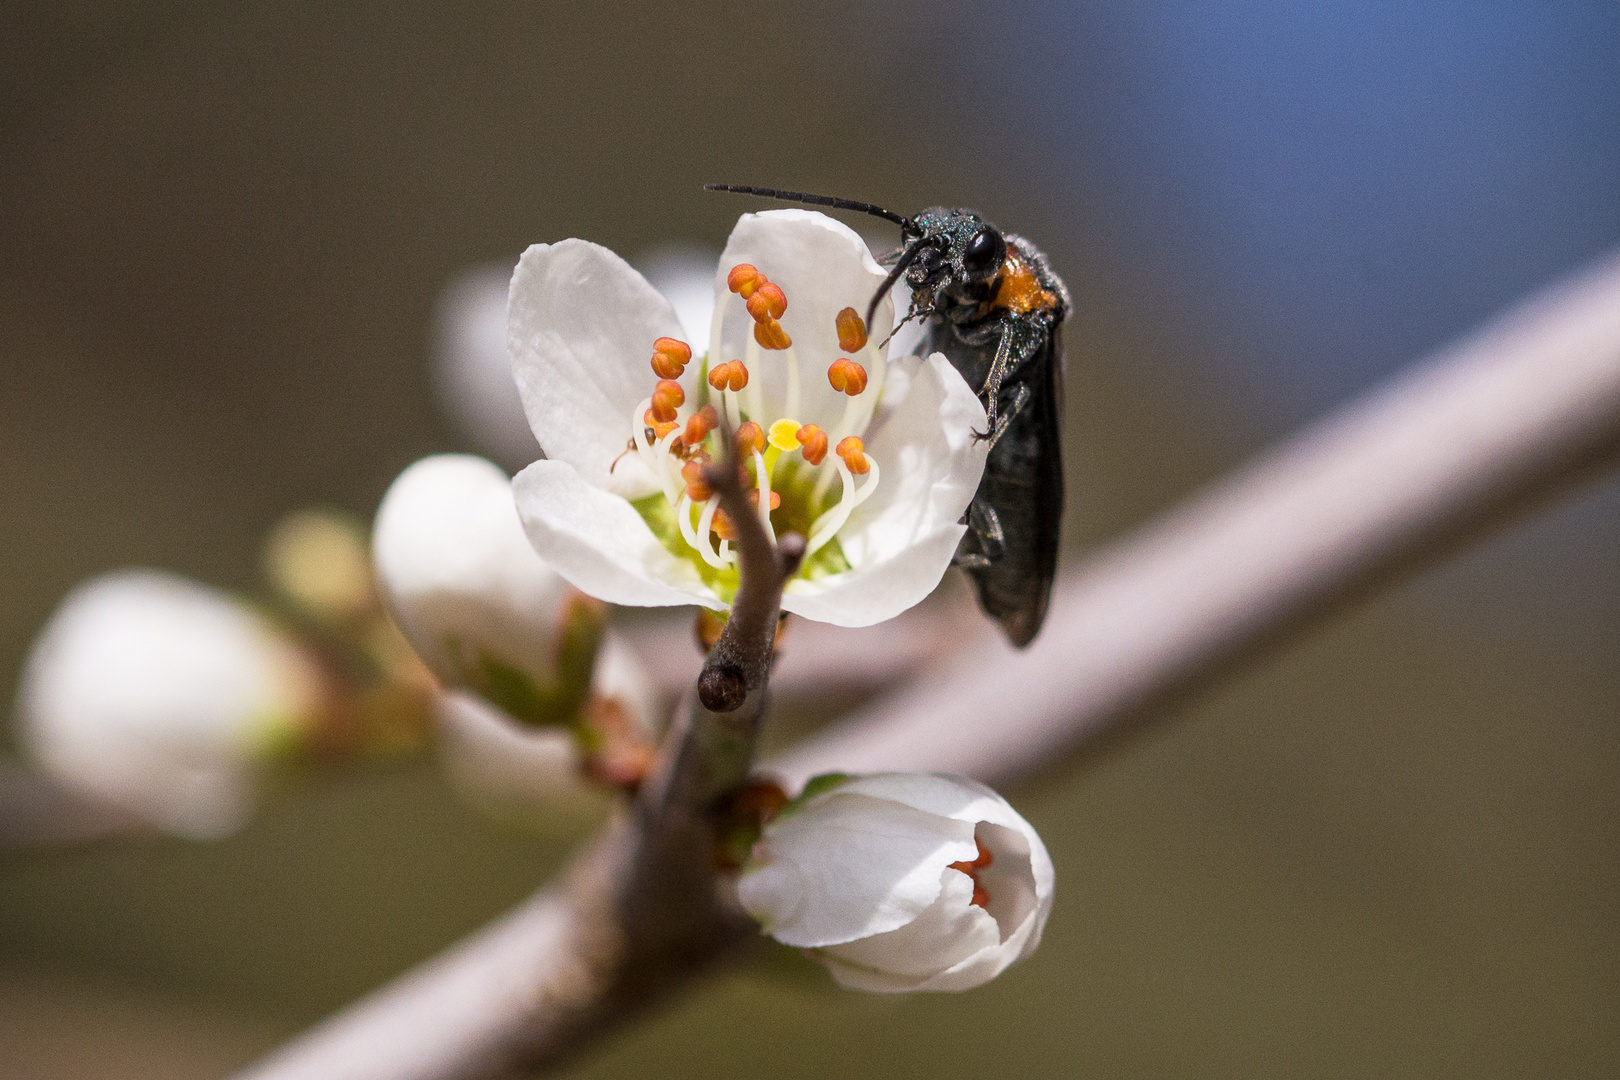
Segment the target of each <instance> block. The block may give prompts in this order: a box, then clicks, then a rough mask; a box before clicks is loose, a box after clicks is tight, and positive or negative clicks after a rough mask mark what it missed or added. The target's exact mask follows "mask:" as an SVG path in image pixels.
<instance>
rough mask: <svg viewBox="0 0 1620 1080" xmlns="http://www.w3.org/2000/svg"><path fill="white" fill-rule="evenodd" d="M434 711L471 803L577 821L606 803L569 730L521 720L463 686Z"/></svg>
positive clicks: (451, 766) (448, 767)
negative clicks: (583, 773) (587, 772)
mask: <svg viewBox="0 0 1620 1080" xmlns="http://www.w3.org/2000/svg"><path fill="white" fill-rule="evenodd" d="M434 712H435V715H436V716H437V718H438V721H439V723H438V740H439V756H440V761H441V762H442V763H443V765H444V768H445V771H446V772H447V773H449V775H450V779H451V780H452V781H453V782H454V783H455V785H456V786H457V787H458V788H459V789H460V790H461V792H462V793H463V794H464V795H465V796H467V797H468V798H469V799H470V800H472V801H473V802H475V803H477V804H479V805H481V806H483V807H485V808H488V809H491V810H494V811H496V812H499V813H503V814H511V813H514V812H521V811H523V810H528V811H540V812H542V813H544V814H561V815H565V816H566V817H568V818H571V819H576V820H577V819H578V818H581V817H585V816H594V815H596V814H599V813H600V812H601V811H602V810H604V809H606V806H607V803H608V800H607V799H606V798H605V797H604V793H603V792H602V791H601V790H600V789H598V788H597V787H595V786H594V785H592V784H589V783H587V782H586V781H585V779H584V777H583V776H581V775H580V771H579V753H578V751H577V750H576V749H575V747H574V738H573V736H572V735H571V734H570V733H569V732H568V731H567V730H565V729H563V728H560V727H545V728H535V727H529V726H526V725H523V724H520V723H518V722H517V721H516V720H513V719H512V718H511V717H509V716H507V715H506V714H505V713H503V712H501V711H500V710H499V709H497V708H495V707H494V706H492V705H490V704H489V703H488V702H486V701H484V700H483V699H482V698H480V697H477V696H475V695H473V694H469V693H465V692H462V691H450V692H448V693H445V694H441V695H439V697H438V699H437V700H436V701H435V702H434Z"/></svg>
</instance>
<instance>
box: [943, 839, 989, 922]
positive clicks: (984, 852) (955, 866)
mask: <svg viewBox="0 0 1620 1080" xmlns="http://www.w3.org/2000/svg"><path fill="white" fill-rule="evenodd" d="M973 842H974V843H975V844H978V845H979V857H978V858H976V859H974V860H973V861H972V862H953V863H951V865H950V869H952V870H960V871H961V872H962V873H964V874H966V875H967V876H968V877H970V878H972V879H973V899H972V900H970V901H968V902H969V903H970V904H972V905H973V906H974V907H982V908H985V909H987V910H988V909H989V907H990V892H989V890H988V889H986V888H985V887H984V886H983V885H980V884H979V871H980V870H983V869H984V868H985V867H987V866H989V865H990V864H991V863H992V862H994V861H995V860H994V858H993V857H992V856H991V855H990V849H989V848H987V847H985V846H984V841H983V840H980V839H979V838H978V837H974V838H973Z"/></svg>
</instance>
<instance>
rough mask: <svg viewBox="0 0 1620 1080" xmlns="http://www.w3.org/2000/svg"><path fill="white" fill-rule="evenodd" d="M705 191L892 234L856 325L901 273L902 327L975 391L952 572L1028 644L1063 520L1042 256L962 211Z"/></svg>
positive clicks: (1058, 400)
mask: <svg viewBox="0 0 1620 1080" xmlns="http://www.w3.org/2000/svg"><path fill="white" fill-rule="evenodd" d="M707 186H708V188H709V190H711V191H734V192H739V193H741V194H744V195H762V196H765V197H767V198H772V199H781V200H783V201H786V202H797V203H807V204H809V205H812V206H829V207H833V208H835V209H839V210H853V211H857V212H859V213H863V214H871V215H872V216H874V217H880V218H883V219H884V220H885V221H892V222H894V223H895V224H896V225H898V226H900V238H901V246H900V247H899V248H898V249H897V250H896V251H894V252H893V253H892V254H891V255H889V256H888V257H887V258H886V259H885V260H884V261H885V262H888V263H891V264H892V267H891V269H890V271H889V276H888V278H887V279H886V280H885V281H884V283H883V285H882V286H881V287H879V289H878V292H877V295H875V296H874V297H872V303H871V305H870V306H869V307H868V308H867V313H866V321H867V324H868V325H870V324H871V321H872V315H873V313H875V312H876V310H877V305H878V302H879V301H880V300H882V298H883V296H884V295H885V294H886V293H887V292H888V291H889V290H890V289H891V288H893V287H894V284H895V282H897V281H898V280H899V279H900V277H901V276H902V275H904V276H905V279H906V284H907V285H909V286H910V287H911V310H910V312H908V313H907V315H906V320H908V321H909V320H911V319H925V320H926V328H927V337H926V341H925V343H924V348H925V351H926V352H941V353H944V354H945V357H946V358H947V359H948V360H950V362H951V364H952V365H953V366H954V367H955V368H956V370H957V371H959V372H961V373H962V378H963V379H965V380H966V381H967V384H968V385H969V386H973V387H978V388H979V393H980V397H981V399H982V400H983V402H984V411H985V415H986V417H987V419H988V421H989V422H988V424H987V426H986V429H985V430H984V431H982V432H975V433H974V435H975V437H977V438H980V439H987V440H989V442H990V456H989V460H988V461H987V462H986V464H985V469H984V478H983V479H982V480H980V481H979V490H978V492H977V493H976V494H975V495H974V496H973V502H972V503H971V504H969V506H968V511H967V518H966V523H967V526H968V531H967V533H966V535H964V536H963V537H962V543H961V545H960V546H959V547H958V548H957V552H956V564H957V565H958V566H961V567H963V568H964V569H966V570H967V572H968V573H969V574H970V575H971V576H972V578H973V581H974V584H975V586H977V588H978V592H979V606H980V607H981V608H983V609H984V611H985V612H986V614H988V615H990V616H991V617H992V618H994V619H996V620H997V621H998V622H1000V623H1001V627H1002V629H1003V630H1004V631H1006V634H1007V637H1008V638H1010V639H1011V640H1012V642H1013V644H1014V645H1018V646H1020V647H1022V646H1024V645H1028V644H1029V643H1030V642H1031V641H1033V640H1034V639H1035V635H1036V634H1037V633H1039V632H1040V629H1041V623H1042V622H1044V621H1045V619H1046V607H1047V602H1048V600H1049V599H1050V597H1051V592H1052V578H1053V575H1054V574H1055V573H1056V570H1057V554H1058V532H1059V528H1060V526H1061V523H1062V519H1063V454H1062V447H1061V445H1060V432H1061V426H1062V425H1061V423H1060V420H1059V409H1060V407H1061V405H1062V401H1063V352H1062V346H1061V344H1060V342H1059V331H1060V330H1061V328H1062V325H1063V320H1064V319H1065V318H1067V317H1068V314H1069V311H1070V307H1071V305H1070V302H1069V291H1068V289H1067V288H1065V287H1064V285H1063V282H1062V280H1061V279H1059V278H1058V276H1057V275H1056V274H1054V273H1053V272H1052V269H1051V267H1050V266H1048V265H1047V261H1046V256H1045V255H1043V254H1042V253H1041V251H1040V249H1038V248H1036V247H1035V245H1034V244H1031V243H1030V242H1029V241H1028V240H1025V239H1024V238H1023V237H1020V236H1014V235H1012V234H1010V233H1002V232H1001V231H1000V230H999V229H997V228H996V227H995V226H994V225H992V224H990V223H989V222H987V221H985V220H984V219H983V218H981V217H980V216H979V215H978V214H976V213H974V212H973V211H971V210H951V209H947V208H945V207H933V208H931V209H928V210H924V211H923V212H922V213H920V214H917V215H916V216H914V217H904V216H902V215H900V214H896V213H893V212H892V211H889V210H884V209H883V208H882V207H878V206H873V205H872V204H870V203H862V202H854V201H852V200H849V199H839V198H834V197H831V196H827V195H807V194H804V193H802V192H796V191H777V190H775V189H772V188H756V187H738V186H734V185H730V184H709V185H707Z"/></svg>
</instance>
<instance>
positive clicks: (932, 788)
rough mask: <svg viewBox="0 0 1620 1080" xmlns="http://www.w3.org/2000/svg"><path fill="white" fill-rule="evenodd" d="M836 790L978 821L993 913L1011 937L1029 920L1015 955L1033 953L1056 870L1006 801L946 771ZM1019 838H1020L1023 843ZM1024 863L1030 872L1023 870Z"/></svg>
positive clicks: (857, 782) (876, 778)
mask: <svg viewBox="0 0 1620 1080" xmlns="http://www.w3.org/2000/svg"><path fill="white" fill-rule="evenodd" d="M838 790H839V791H840V792H849V793H852V794H861V795H868V796H871V797H874V798H882V799H892V800H894V801H895V802H899V803H903V804H905V805H906V806H911V807H915V808H916V809H918V810H923V811H926V812H928V813H932V814H941V815H943V816H945V817H949V818H954V819H955V820H957V821H968V822H973V823H974V824H975V825H979V828H978V829H977V830H976V835H977V836H978V837H979V839H981V840H983V841H984V842H985V846H986V847H987V848H989V849H990V852H991V854H992V855H993V856H995V857H996V859H995V861H994V862H992V863H991V864H990V866H989V868H988V869H986V870H983V871H980V880H981V882H982V883H983V884H984V885H985V889H986V891H987V892H989V893H990V901H991V902H990V913H991V914H992V915H993V916H996V917H998V919H999V920H1000V921H1001V922H1002V925H1003V933H1009V931H1010V932H1011V936H1018V935H1019V933H1020V931H1023V924H1026V923H1027V924H1028V925H1027V931H1023V933H1022V936H1021V937H1019V941H1020V948H1021V952H1019V953H1017V954H1015V956H1014V959H1016V958H1017V957H1018V956H1028V955H1029V954H1030V953H1033V952H1034V951H1035V947H1036V946H1037V945H1039V944H1040V940H1041V933H1042V931H1043V930H1044V929H1045V927H1046V920H1047V916H1049V915H1050V914H1051V913H1052V898H1053V892H1054V885H1055V882H1056V873H1055V872H1054V870H1053V868H1052V858H1051V856H1050V855H1049V854H1047V851H1046V845H1045V844H1044V843H1042V842H1041V837H1040V834H1039V833H1037V832H1036V831H1035V827H1034V826H1033V825H1031V824H1030V823H1029V822H1027V821H1025V820H1024V818H1023V815H1021V814H1020V813H1018V811H1016V810H1014V809H1013V808H1012V806H1011V805H1010V804H1009V803H1008V802H1007V800H1006V799H1003V798H1002V797H1001V796H1000V795H998V794H996V792H995V791H994V790H993V789H991V788H989V787H986V786H985V785H984V784H981V783H979V782H978V781H977V780H971V779H969V778H968V777H965V776H953V775H949V774H944V773H873V774H871V775H868V776H862V777H857V778H856V779H854V780H850V781H849V782H847V783H845V784H844V785H842V786H841V787H839V789H838ZM981 822H989V823H990V824H991V825H994V826H999V828H998V829H986V828H984V826H983V825H980V824H979V823H981ZM1015 837H1016V838H1021V839H1022V843H1019V842H1018V840H1017V839H1015ZM1026 860H1027V861H1026ZM1024 866H1027V871H1025V870H1022V869H1020V868H1021V867H1024ZM1015 871H1016V875H1015ZM1026 874H1027V877H1026V876H1025V875H1026ZM1030 888H1032V889H1033V891H1034V903H1033V908H1034V910H1033V913H1032V914H1031V915H1029V916H1027V917H1026V916H1022V915H1021V913H1022V912H1023V911H1025V910H1027V909H1028V908H1029V907H1030V904H1029V902H1028V897H1027V892H1026V890H1027V889H1030ZM1010 922H1019V923H1020V924H1021V925H1020V927H1019V928H1016V929H1015V928H1012V927H1009V926H1008V925H1007V924H1008V923H1010ZM1009 940H1010V937H1009ZM1010 962H1011V961H1009V963H1010Z"/></svg>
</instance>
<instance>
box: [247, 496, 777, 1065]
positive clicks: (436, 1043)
mask: <svg viewBox="0 0 1620 1080" xmlns="http://www.w3.org/2000/svg"><path fill="white" fill-rule="evenodd" d="M711 471H712V472H714V473H715V474H716V475H715V476H714V478H713V480H712V481H711V482H712V484H713V486H714V488H715V490H716V491H717V492H718V493H719V496H720V499H721V503H722V506H723V507H724V508H725V510H726V512H727V514H728V515H729V516H730V517H731V519H732V521H733V522H734V523H735V527H736V531H737V540H736V546H737V556H738V564H739V566H738V569H739V583H738V588H737V596H736V598H735V601H734V603H733V606H732V612H731V618H730V620H729V621H728V622H727V624H726V627H725V630H724V632H722V634H721V636H720V640H719V641H718V642H717V643H716V644H715V647H714V649H713V651H712V652H711V653H710V656H709V662H708V663H707V664H706V665H705V667H704V673H703V675H702V676H700V678H699V680H698V684H697V687H696V688H695V689H694V691H693V692H692V693H690V694H688V695H687V698H686V700H685V701H684V702H683V704H682V707H681V708H680V710H679V711H678V713H677V716H676V722H675V723H674V724H673V725H672V726H671V730H670V731H669V732H668V733H666V735H665V737H664V741H663V744H662V746H661V747H660V751H659V757H658V760H657V762H656V763H655V765H654V768H653V771H652V773H651V775H650V776H649V777H648V779H647V781H646V782H645V783H644V784H643V785H642V786H641V789H640V791H639V792H638V793H637V795H636V798H635V801H634V802H633V803H631V804H630V806H629V807H628V808H627V809H626V810H625V811H624V812H622V813H621V814H619V815H618V816H617V817H616V818H615V820H614V821H613V823H612V824H611V825H610V826H609V828H608V829H607V830H606V832H605V833H604V834H603V835H602V836H601V837H600V838H598V839H597V840H596V841H595V842H594V843H593V844H592V845H591V846H590V847H589V848H588V849H587V850H586V852H585V853H584V854H583V855H581V856H580V857H579V858H578V859H577V860H575V862H574V863H573V865H572V866H571V867H570V869H569V870H568V871H567V872H566V873H565V875H564V877H563V880H562V883H561V884H560V885H557V886H554V887H551V888H548V889H545V890H543V891H542V892H541V893H539V894H538V895H537V896H536V897H535V898H534V899H532V900H530V901H529V902H528V903H527V904H525V905H523V906H522V907H521V908H519V909H518V910H517V911H515V912H513V913H512V914H511V915H509V916H507V918H505V919H503V920H502V921H500V922H499V923H496V924H495V925H494V926H492V927H490V928H489V929H488V930H486V931H484V932H483V934H481V935H479V936H478V937H476V938H473V939H471V940H470V941H468V942H467V943H466V944H464V945H463V946H461V947H460V948H458V949H456V950H453V951H452V952H450V953H448V954H446V955H445V957H444V958H443V959H442V960H440V961H438V962H437V963H436V964H434V965H432V966H430V967H429V968H426V969H424V970H423V971H422V972H420V973H419V974H417V975H414V976H408V977H407V979H406V980H404V981H403V982H401V983H400V984H399V985H398V986H396V987H395V988H393V989H392V990H389V991H386V992H385V993H384V994H383V995H382V996H380V997H378V998H375V999H372V1000H370V1001H367V1002H362V1003H361V1004H360V1005H359V1006H358V1007H356V1008H355V1009H354V1010H351V1011H350V1012H347V1013H344V1014H343V1015H341V1016H338V1017H336V1018H334V1019H333V1020H331V1021H329V1022H328V1023H327V1024H325V1025H323V1026H322V1027H320V1028H317V1029H315V1030H314V1031H312V1032H310V1033H309V1034H308V1035H306V1036H305V1037H304V1038H303V1039H301V1040H298V1041H296V1042H294V1043H292V1044H289V1045H288V1046H287V1047H285V1048H284V1049H283V1050H281V1051H280V1052H279V1053H278V1054H276V1055H275V1056H273V1057H271V1058H269V1059H267V1060H265V1061H264V1062H261V1063H260V1064H259V1065H258V1066H256V1067H255V1068H253V1069H250V1070H249V1071H248V1072H246V1073H244V1074H243V1075H244V1076H248V1077H275V1078H277V1080H288V1078H292V1077H307V1078H309V1080H315V1078H320V1080H339V1078H342V1080H429V1078H433V1080H450V1078H454V1080H483V1078H493V1077H504V1076H511V1075H519V1074H522V1073H526V1072H530V1071H533V1070H536V1069H540V1068H544V1067H550V1066H554V1065H556V1064H557V1063H558V1062H560V1061H563V1060H566V1058H567V1057H568V1056H569V1054H571V1053H572V1052H573V1051H575V1050H576V1049H577V1048H579V1047H580V1046H582V1045H583V1044H584V1043H585V1042H586V1040H587V1039H588V1038H589V1036H590V1035H592V1034H593V1033H594V1032H595V1031H597V1030H598V1029H599V1028H601V1027H602V1026H604V1025H606V1024H609V1023H615V1022H622V1020H623V1019H624V1017H626V1016H628V1015H631V1014H632V1013H634V1012H635V1011H636V1010H637V1009H639V1008H641V1007H642V1006H644V1005H645V1004H646V1003H648V1002H650V1001H653V1000H655V999H656V998H657V997H658V996H659V995H660V994H661V993H663V992H664V991H666V990H667V989H669V988H670V987H672V986H674V985H676V984H677V983H679V982H681V981H683V980H685V979H688V978H690V977H691V975H692V974H693V973H694V972H696V971H700V970H702V969H703V968H704V967H705V966H707V965H709V964H712V963H713V962H715V961H716V960H717V959H718V958H719V957H721V956H722V955H724V953H725V952H726V951H727V950H728V949H729V948H731V947H733V946H735V945H737V944H740V943H741V942H744V941H746V940H748V939H750V938H752V937H754V936H755V935H756V934H757V933H758V930H757V927H756V926H755V924H754V923H753V921H752V920H750V919H749V918H748V917H747V916H746V915H744V914H743V913H742V911H741V910H740V909H739V908H738V907H737V906H736V903H735V900H734V898H733V897H732V896H731V894H730V892H729V890H728V889H727V888H725V887H724V882H723V881H722V880H721V879H720V878H718V877H717V876H716V874H715V871H714V841H715V836H714V829H713V814H714V811H715V809H716V807H717V804H718V803H719V801H720V800H721V799H722V798H723V797H724V796H725V795H726V794H727V793H728V792H730V791H731V790H733V789H734V788H736V787H737V786H738V785H739V784H741V783H742V782H743V780H744V779H745V778H746V777H747V775H748V770H749V768H750V766H751V765H752V763H753V758H754V747H755V745H756V743H757V741H758V735H759V728H760V724H761V721H762V720H763V718H764V715H765V708H766V701H767V694H768V689H769V675H770V668H771V649H772V643H773V641H774V640H775V636H776V623H777V614H778V612H779V610H780V606H781V600H782V587H783V585H784V584H785V583H786V581H787V579H788V578H789V577H790V576H791V575H792V573H793V571H794V570H796V569H797V568H798V563H799V559H800V558H801V557H802V555H803V553H804V541H803V539H802V538H800V537H797V536H796V535H794V534H788V535H785V536H783V537H782V539H781V541H780V543H779V544H776V545H773V544H772V543H771V541H770V538H769V537H768V536H767V535H766V534H765V530H764V527H763V526H762V525H761V524H760V522H759V519H758V518H757V517H755V516H754V514H753V512H752V508H751V507H749V505H748V502H747V499H746V498H745V497H744V495H743V491H742V487H741V484H740V483H739V482H738V480H737V475H736V469H735V468H734V467H733V468H724V467H723V468H721V469H715V470H711ZM706 683H707V685H708V687H709V689H710V690H711V691H713V696H714V705H715V706H716V707H714V708H711V707H709V705H708V701H709V699H710V697H711V695H709V694H705V693H704V688H705V685H706Z"/></svg>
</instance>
